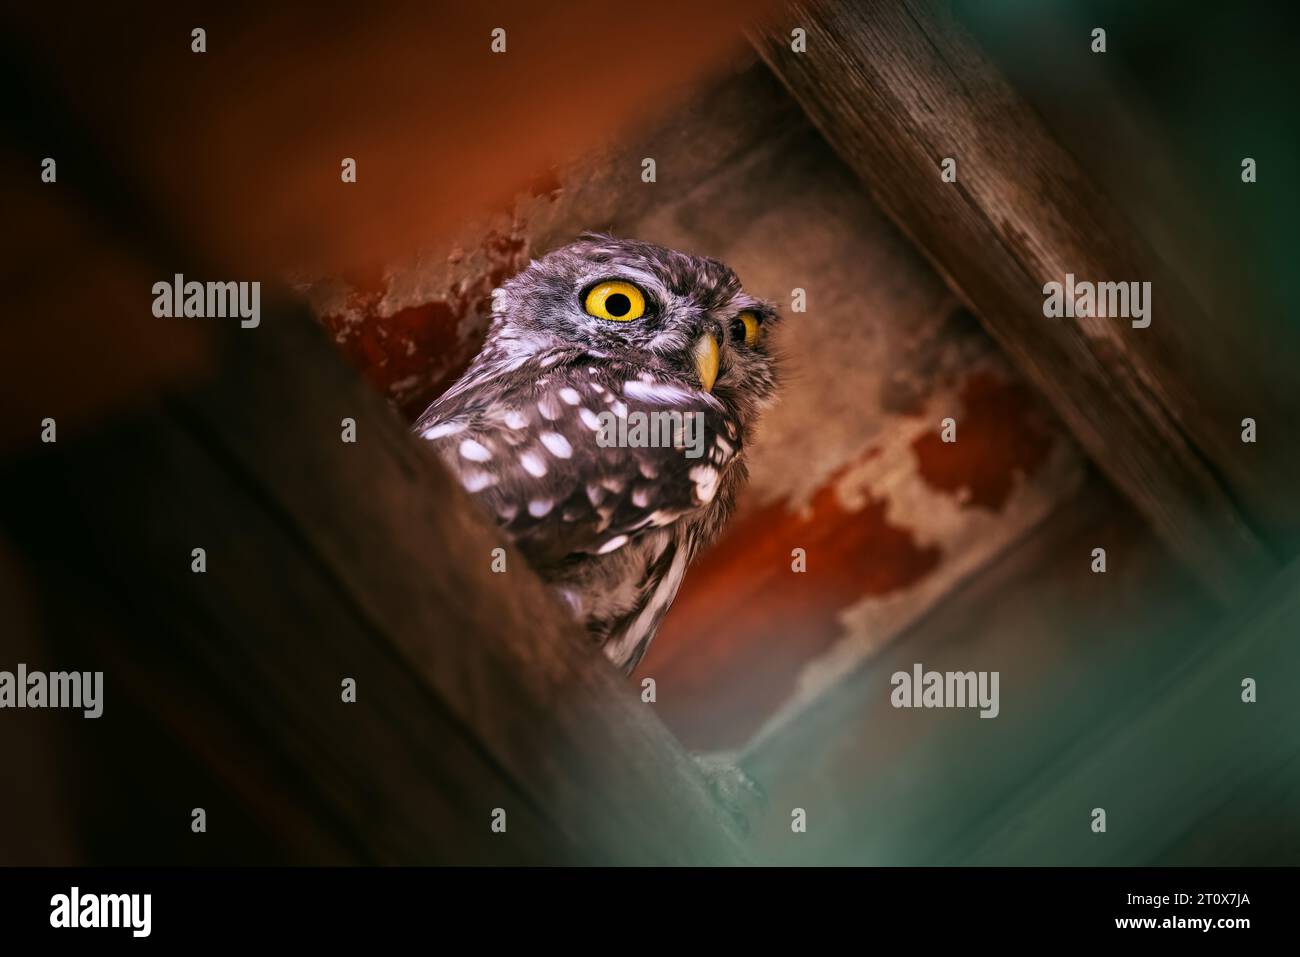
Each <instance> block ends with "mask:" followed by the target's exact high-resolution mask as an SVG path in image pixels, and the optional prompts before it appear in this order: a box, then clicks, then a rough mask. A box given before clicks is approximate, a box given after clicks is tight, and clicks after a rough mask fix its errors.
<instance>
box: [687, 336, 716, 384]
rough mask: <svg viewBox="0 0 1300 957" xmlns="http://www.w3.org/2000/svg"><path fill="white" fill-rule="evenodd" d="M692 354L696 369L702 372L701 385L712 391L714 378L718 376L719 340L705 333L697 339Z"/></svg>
mask: <svg viewBox="0 0 1300 957" xmlns="http://www.w3.org/2000/svg"><path fill="white" fill-rule="evenodd" d="M691 355H692V356H693V357H694V359H695V371H696V372H698V373H699V374H700V385H701V386H702V387H703V388H704V391H705V392H712V391H713V383H714V380H716V379H717V378H718V340H717V339H715V338H714V337H713V336H711V335H709V334H708V333H705V334H704V335H702V336H700V338H698V339H696V340H695V345H694V346H692V347H691Z"/></svg>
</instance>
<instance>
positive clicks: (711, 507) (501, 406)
mask: <svg viewBox="0 0 1300 957" xmlns="http://www.w3.org/2000/svg"><path fill="white" fill-rule="evenodd" d="M638 413H640V414H642V421H644V422H647V423H653V424H650V425H649V426H648V430H647V432H645V433H643V434H642V435H641V436H640V439H639V441H636V440H637V437H636V436H635V435H633V436H632V438H633V440H634V442H635V443H636V444H624V445H619V444H614V445H608V446H606V445H602V442H601V438H602V428H603V429H604V433H603V435H604V438H605V439H606V440H608V439H614V438H616V436H617V432H616V426H617V423H618V421H619V420H623V421H624V423H625V424H626V423H635V422H636V421H637V419H638V415H637V414H638ZM649 413H683V414H689V415H692V416H693V417H694V420H693V423H692V424H691V427H692V428H693V429H694V431H687V432H685V433H681V432H677V433H676V436H677V440H678V444H677V446H676V447H674V446H673V445H672V444H669V443H668V441H667V439H668V436H669V435H670V434H673V433H670V432H668V431H666V430H665V429H666V428H667V427H668V426H667V425H666V424H667V423H670V422H672V421H674V419H673V418H672V417H671V416H669V417H664V416H659V417H653V416H649V415H647V414H649ZM681 421H683V422H685V420H684V419H681ZM414 428H415V431H416V433H417V434H419V435H420V436H422V437H423V438H425V439H427V440H428V441H430V442H432V443H434V444H435V446H436V447H437V448H438V450H439V453H440V454H441V455H442V457H443V459H444V460H445V461H446V462H447V464H448V465H449V466H450V467H451V468H452V470H453V471H454V473H455V474H456V476H457V477H458V478H459V480H460V482H461V484H462V485H463V486H464V487H465V489H466V490H468V491H469V492H471V493H473V495H474V497H475V498H476V499H477V500H478V501H479V502H480V504H481V505H482V506H483V507H484V509H486V510H487V511H488V512H489V513H490V514H491V515H492V516H493V517H494V518H495V519H496V521H497V523H498V524H499V525H500V526H501V527H502V528H503V529H505V530H506V532H507V533H508V534H509V535H510V537H511V539H512V540H513V541H514V542H515V544H516V545H517V546H518V548H519V549H520V550H521V551H522V552H523V554H524V555H525V556H526V557H527V558H528V560H529V561H530V563H532V564H533V565H534V567H536V568H537V569H538V571H539V572H540V573H541V574H542V575H543V577H544V578H548V579H553V578H554V577H556V576H554V575H551V574H548V570H550V569H552V568H554V567H556V566H560V565H563V566H566V567H571V566H572V565H573V563H574V562H580V561H582V560H583V559H585V558H594V557H596V556H606V555H611V554H613V553H615V552H618V551H619V550H621V549H624V548H626V547H628V546H629V545H630V544H635V542H636V541H637V540H638V538H639V537H640V536H643V535H645V534H647V533H649V532H652V531H653V530H655V529H664V528H667V527H669V526H674V525H676V524H677V523H679V522H681V520H683V519H686V520H687V521H688V522H689V521H693V520H694V519H701V518H705V517H706V515H705V513H715V514H710V515H708V516H707V517H708V518H709V519H710V520H709V521H708V522H707V523H706V525H707V526H708V529H707V531H708V534H704V535H698V536H692V539H693V540H692V542H691V550H692V551H693V550H694V548H695V547H696V546H697V545H699V544H701V542H700V541H699V539H702V538H707V537H711V532H712V531H713V530H715V529H716V527H717V526H718V525H720V524H721V522H722V520H723V518H724V517H725V516H723V515H722V514H718V513H721V512H722V511H723V510H724V509H725V508H727V507H729V505H730V497H731V490H732V486H733V485H734V484H735V475H733V473H736V472H737V471H738V470H742V469H743V466H741V465H740V463H739V456H738V453H739V451H740V444H741V433H740V427H739V423H738V422H737V421H736V419H735V418H734V416H733V415H732V414H731V413H730V412H729V411H728V410H727V409H726V408H725V407H724V406H723V405H722V403H720V402H719V401H718V400H717V399H715V398H714V397H713V396H711V395H709V394H708V393H705V392H702V391H700V390H698V389H691V388H688V387H686V386H684V385H681V384H679V383H676V382H673V381H669V380H667V379H661V378H656V377H655V376H652V375H651V374H649V373H646V372H644V371H640V370H637V369H635V368H632V367H629V366H624V365H622V364H621V363H611V362H606V363H603V364H601V365H599V366H598V365H594V364H592V360H591V357H590V356H588V355H586V354H585V353H584V350H582V349H572V348H568V349H556V350H551V351H549V352H540V353H537V354H535V355H533V356H530V357H528V358H527V360H526V361H523V362H512V363H510V364H509V365H508V366H503V365H494V364H491V363H484V364H479V365H477V367H471V369H470V371H469V372H468V373H467V374H466V377H465V378H463V379H462V380H461V381H460V382H459V383H458V384H457V387H456V388H455V389H454V390H452V391H451V392H448V393H447V394H446V395H444V396H443V397H442V399H440V400H439V401H438V402H436V403H435V404H434V405H433V406H431V407H430V408H429V409H428V411H426V412H425V414H424V415H423V416H422V417H421V418H420V420H419V421H418V422H417V423H416V425H415V427H414ZM624 436H625V437H627V433H626V432H625V433H624ZM697 436H698V438H697ZM683 438H685V439H687V440H689V449H690V450H698V451H699V453H700V454H699V455H698V456H692V455H688V454H687V451H688V448H684V447H682V444H683V442H682V440H683ZM646 442H650V443H652V444H646Z"/></svg>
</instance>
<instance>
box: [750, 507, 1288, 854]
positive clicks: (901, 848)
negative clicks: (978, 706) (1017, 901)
mask: <svg viewBox="0 0 1300 957" xmlns="http://www.w3.org/2000/svg"><path fill="white" fill-rule="evenodd" d="M1098 540H1100V541H1104V542H1105V543H1106V544H1107V545H1108V546H1111V547H1113V550H1114V551H1116V552H1119V551H1121V550H1122V552H1123V554H1124V555H1125V556H1126V562H1127V563H1128V564H1127V566H1126V569H1125V572H1124V574H1122V575H1117V574H1113V573H1112V574H1106V575H1094V574H1092V573H1091V572H1090V571H1089V570H1088V569H1087V567H1086V565H1083V564H1081V563H1080V562H1079V561H1078V559H1077V557H1075V556H1078V555H1079V554H1081V553H1086V549H1087V547H1088V545H1089V543H1090V542H1095V541H1098ZM1298 586H1300V565H1296V566H1292V567H1289V568H1288V569H1287V570H1286V571H1285V572H1284V573H1282V574H1281V575H1280V576H1279V578H1278V579H1277V580H1276V581H1275V582H1274V583H1273V584H1272V586H1271V587H1268V586H1266V587H1265V588H1264V589H1262V590H1261V591H1262V594H1261V595H1260V596H1259V601H1258V603H1257V604H1255V605H1253V606H1252V608H1251V610H1250V611H1249V612H1248V613H1246V614H1244V615H1242V614H1237V615H1223V614H1216V610H1215V608H1214V605H1213V602H1212V601H1211V600H1210V598H1209V596H1208V595H1207V594H1206V593H1205V592H1203V591H1201V590H1199V589H1198V588H1197V587H1196V583H1195V582H1194V581H1193V580H1192V579H1191V577H1190V575H1189V574H1187V572H1186V571H1185V570H1184V569H1183V568H1181V567H1180V566H1178V565H1175V564H1172V563H1170V562H1169V561H1168V560H1167V556H1166V554H1165V551H1164V549H1163V548H1162V547H1161V546H1160V543H1159V542H1158V541H1156V540H1155V538H1154V536H1153V534H1152V533H1151V531H1150V530H1149V529H1148V528H1147V527H1145V526H1144V525H1143V524H1142V523H1141V522H1139V521H1138V520H1137V518H1136V516H1135V515H1133V514H1132V513H1131V511H1130V509H1129V508H1128V506H1127V505H1126V503H1125V502H1123V501H1122V500H1120V499H1119V497H1118V495H1117V493H1116V492H1114V491H1113V490H1112V489H1111V488H1109V487H1106V486H1105V485H1104V484H1103V483H1100V482H1096V483H1093V484H1091V485H1090V486H1089V488H1088V489H1086V490H1085V491H1084V493H1083V494H1082V495H1081V496H1080V498H1079V499H1078V500H1077V501H1076V502H1073V503H1071V505H1070V506H1069V507H1067V508H1062V509H1060V510H1058V512H1057V513H1056V514H1055V515H1054V516H1053V517H1052V518H1051V519H1049V520H1048V521H1047V522H1046V523H1044V524H1043V525H1041V526H1039V528H1038V529H1036V530H1035V531H1034V532H1033V533H1032V534H1031V535H1029V536H1027V537H1026V539H1025V540H1023V541H1022V542H1021V543H1020V544H1018V545H1017V546H1016V547H1015V548H1013V549H1009V550H1008V551H1007V552H1006V553H1004V554H1003V555H1002V556H1001V557H1000V558H999V559H997V560H996V561H994V562H992V563H990V564H989V565H988V566H986V567H985V568H983V569H981V570H980V571H979V572H978V573H977V574H976V575H974V576H972V578H971V579H970V581H968V582H967V583H966V584H965V585H964V586H963V587H962V588H961V589H959V590H958V591H957V592H955V593H954V594H953V595H952V596H951V597H950V598H949V599H948V600H947V601H945V602H944V603H943V604H942V605H940V606H939V607H938V608H936V609H935V611H934V612H933V613H932V614H931V615H930V616H929V617H927V618H926V619H925V620H924V621H923V622H920V623H918V624H917V625H916V626H915V627H914V628H912V629H911V630H910V631H909V632H907V633H906V634H905V635H903V636H902V637H901V639H900V640H899V641H897V642H894V643H893V644H891V645H890V646H889V647H888V648H887V649H885V650H884V651H883V652H882V654H881V655H880V657H879V658H877V659H875V660H873V661H872V662H870V663H869V664H868V665H867V666H866V667H863V668H860V669H858V670H857V671H856V672H854V673H853V675H851V676H850V677H849V678H848V679H846V681H845V683H844V684H843V685H842V686H841V687H840V688H839V689H837V691H836V693H834V694H831V695H827V696H825V697H824V698H823V699H822V700H821V701H819V702H818V703H817V705H816V706H815V707H813V708H810V709H809V710H808V711H807V712H806V713H804V714H803V715H801V716H800V717H799V719H798V721H796V722H795V723H793V724H791V725H789V726H787V727H785V728H782V729H781V730H780V731H779V732H778V733H777V734H775V735H773V736H772V737H770V738H768V739H767V740H765V741H762V742H760V743H759V744H758V745H757V746H756V747H754V748H753V749H752V750H751V751H749V752H748V753H747V754H746V755H745V757H744V759H743V762H742V763H743V765H744V767H745V768H746V770H748V771H749V773H750V774H751V775H753V776H754V777H755V778H756V779H757V780H760V781H764V782H771V783H770V786H769V789H768V791H769V800H770V802H771V805H772V806H773V807H794V806H799V807H804V808H805V809H806V810H807V812H808V820H809V830H808V833H807V834H806V835H803V836H801V837H799V838H797V839H795V840H791V836H790V833H789V826H788V824H786V823H785V822H783V821H782V820H780V819H779V818H778V817H777V816H775V815H771V816H769V818H768V819H765V820H764V821H763V822H762V825H761V827H760V828H759V829H758V831H757V832H756V834H755V837H754V841H755V844H756V847H757V850H758V851H759V852H760V853H762V854H763V857H764V859H765V860H768V861H771V862H774V863H778V864H791V865H808V864H834V865H909V866H917V865H922V866H930V865H951V864H1002V865H1027V864H1034V865H1053V866H1060V865H1069V864H1084V863H1087V864H1126V865H1127V864H1155V863H1182V864H1189V865H1193V864H1194V865H1204V864H1223V863H1229V862H1231V863H1238V864H1249V865H1261V864H1291V863H1294V862H1295V861H1296V859H1297V856H1298V855H1300V831H1297V829H1296V828H1295V827H1294V823H1293V821H1294V817H1295V815H1294V811H1293V807H1294V800H1295V794H1296V793H1297V792H1298V791H1300V721H1297V714H1296V713H1297V701H1300V677H1298V676H1300V669H1297V668H1296V661H1297V652H1296V647H1295V640H1294V636H1295V632H1296V628H1297V626H1298V625H1300V589H1298ZM917 662H920V663H922V664H923V665H924V667H925V668H926V670H935V671H939V672H943V671H949V670H952V671H967V670H973V669H974V670H978V669H990V670H997V671H998V672H999V673H1000V691H999V698H1000V701H999V704H1000V712H999V715H998V717H997V718H996V719H993V720H982V719H980V718H979V717H978V716H977V715H976V714H974V713H972V712H973V709H967V710H963V709H949V708H933V709H907V708H895V707H893V706H892V703H891V701H890V696H891V692H892V691H893V685H892V683H891V677H892V675H893V674H894V673H895V672H897V671H903V672H905V673H910V672H911V670H912V668H913V666H914V664H915V663H917ZM1247 677H1252V678H1254V679H1255V680H1256V681H1257V683H1258V692H1259V693H1258V700H1257V701H1256V702H1255V703H1253V704H1248V703H1245V702H1243V701H1242V699H1241V695H1242V679H1243V678H1247ZM813 782H815V786H814V785H813ZM1096 807H1101V808H1104V809H1105V810H1106V812H1107V831H1106V833H1105V834H1098V833H1094V832H1093V831H1092V830H1091V811H1092V809H1093V808H1096Z"/></svg>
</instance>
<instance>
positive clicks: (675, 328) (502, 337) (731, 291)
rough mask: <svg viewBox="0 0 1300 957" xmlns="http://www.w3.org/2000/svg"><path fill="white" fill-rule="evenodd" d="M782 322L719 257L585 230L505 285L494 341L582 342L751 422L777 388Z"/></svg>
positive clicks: (510, 348) (526, 346)
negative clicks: (776, 336) (774, 337)
mask: <svg viewBox="0 0 1300 957" xmlns="http://www.w3.org/2000/svg"><path fill="white" fill-rule="evenodd" d="M776 320H777V312H776V309H775V307H774V306H773V305H772V304H771V303H769V302H765V301H763V300H761V299H756V298H755V297H753V296H751V295H749V294H748V293H746V292H745V291H744V290H743V289H742V288H741V286H740V280H739V279H737V278H736V274H735V273H734V272H732V271H731V270H730V269H728V268H727V267H726V266H724V265H723V264H722V263H720V262H718V261H717V260H715V259H708V258H705V257H703V256H691V255H688V254H686V253H681V252H677V251H676V250H672V249H665V248H664V247H662V246H656V245H654V244H652V243H644V242H637V241H635V240H628V239H615V238H614V237H612V236H607V235H601V234H596V233H586V234H584V235H583V236H581V237H580V238H579V239H578V240H577V241H576V242H574V243H570V244H569V245H567V246H562V247H560V248H559V249H556V250H553V251H552V252H550V253H547V254H546V255H545V256H543V257H542V258H541V259H537V260H534V261H533V262H532V263H531V264H530V265H529V266H528V268H527V269H525V270H524V271H523V272H521V273H519V274H518V275H517V276H515V277H514V278H513V279H510V280H509V281H507V282H506V283H505V284H504V285H503V287H502V290H501V295H500V296H498V297H497V298H496V300H495V302H494V314H493V319H492V325H491V328H490V330H489V332H488V342H487V346H488V347H490V348H492V349H493V350H497V351H499V352H500V353H503V354H506V355H509V356H511V357H512V358H518V357H520V356H521V355H529V354H537V353H542V352H553V351H556V350H563V349H565V348H569V347H572V348H575V349H581V350H582V351H583V352H584V353H586V354H587V355H590V356H592V357H594V358H595V359H597V360H599V361H604V362H609V363H613V364H617V365H622V366H626V367H630V368H631V369H634V370H642V371H646V372H650V373H652V374H654V375H655V376H657V377H660V378H668V379H671V380H673V381H676V382H678V383H679V384H681V385H682V386H683V387H685V388H687V389H691V390H695V391H702V392H705V393H709V394H710V395H712V397H713V398H714V399H716V400H718V401H719V402H721V403H722V404H723V405H725V406H728V407H730V408H731V409H732V410H733V411H734V412H736V413H737V414H739V415H740V417H741V419H742V421H748V420H749V418H750V414H756V413H757V412H758V411H759V409H760V408H761V407H762V406H763V405H764V404H766V402H767V401H768V400H769V399H770V398H771V397H772V395H773V392H774V389H775V384H776V379H775V375H776V362H775V359H774V355H773V352H772V351H771V343H770V335H771V331H772V327H773V326H774V324H775V323H776Z"/></svg>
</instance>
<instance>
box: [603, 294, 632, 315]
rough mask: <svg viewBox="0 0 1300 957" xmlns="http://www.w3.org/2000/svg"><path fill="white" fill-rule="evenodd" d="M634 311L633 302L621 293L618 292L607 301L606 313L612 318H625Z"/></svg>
mask: <svg viewBox="0 0 1300 957" xmlns="http://www.w3.org/2000/svg"><path fill="white" fill-rule="evenodd" d="M631 309H632V300H631V299H629V298H628V297H627V296H625V295H623V294H622V293H621V292H616V293H614V295H612V296H610V297H609V298H608V299H606V300H605V311H606V312H608V313H609V314H610V315H611V316H625V315H627V314H628V312H629V311H631Z"/></svg>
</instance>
